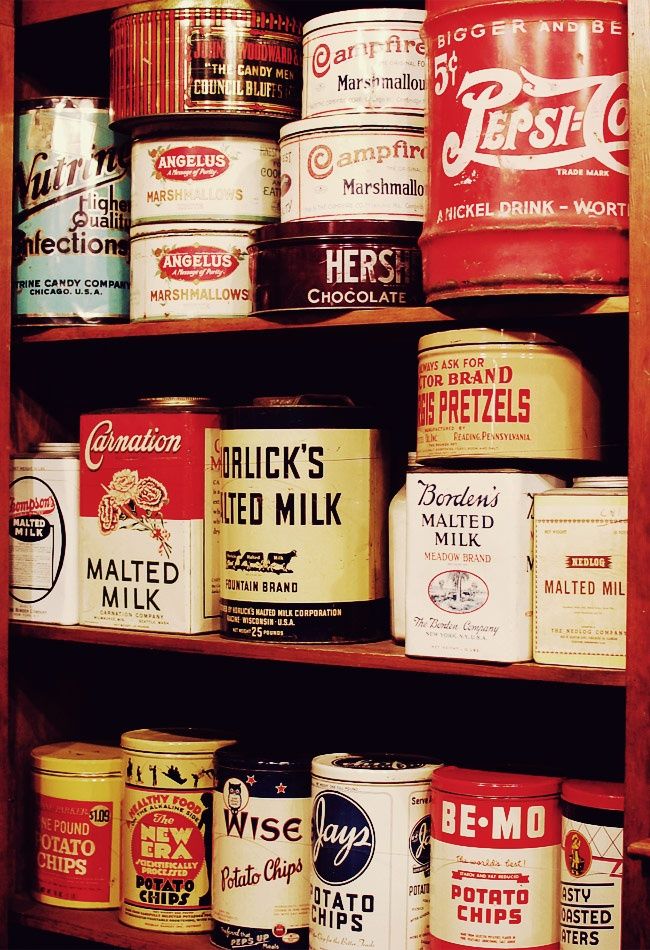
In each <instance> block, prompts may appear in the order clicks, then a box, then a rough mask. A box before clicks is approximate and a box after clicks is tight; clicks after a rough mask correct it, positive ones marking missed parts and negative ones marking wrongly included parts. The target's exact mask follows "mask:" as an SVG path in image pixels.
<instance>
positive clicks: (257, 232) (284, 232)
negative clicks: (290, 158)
mask: <svg viewBox="0 0 650 950" xmlns="http://www.w3.org/2000/svg"><path fill="white" fill-rule="evenodd" d="M421 231H422V222H413V221H365V220H363V219H361V218H359V219H357V220H354V221H285V222H284V223H283V224H265V225H264V226H263V227H261V228H255V229H254V230H253V231H251V238H252V240H253V242H254V243H255V244H261V243H262V242H263V241H289V240H293V239H295V238H336V237H341V238H346V237H347V238H362V239H363V240H365V241H372V240H373V238H386V237H390V238H395V237H401V238H407V239H409V240H412V241H415V240H416V239H417V238H418V237H419V236H420V232H421Z"/></svg>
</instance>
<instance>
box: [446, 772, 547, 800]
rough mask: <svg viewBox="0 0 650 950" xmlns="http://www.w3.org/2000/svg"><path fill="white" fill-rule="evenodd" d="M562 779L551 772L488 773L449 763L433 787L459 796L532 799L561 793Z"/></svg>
mask: <svg viewBox="0 0 650 950" xmlns="http://www.w3.org/2000/svg"><path fill="white" fill-rule="evenodd" d="M561 783H562V779H560V778H555V777H552V776H549V775H521V774H519V773H516V772H512V773H511V772H484V771H483V770H481V769H462V768H459V767H458V766H456V765H446V766H445V767H444V768H442V769H438V771H437V772H436V773H435V774H434V776H433V787H434V788H435V789H436V790H437V791H441V792H455V793H457V794H459V795H482V796H485V797H487V798H492V797H494V798H497V797H498V798H500V797H502V796H503V795H509V796H511V797H512V798H528V797H530V796H536V795H558V794H559V792H560V785H561Z"/></svg>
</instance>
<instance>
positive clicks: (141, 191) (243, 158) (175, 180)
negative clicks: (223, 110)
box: [131, 134, 280, 226]
mask: <svg viewBox="0 0 650 950" xmlns="http://www.w3.org/2000/svg"><path fill="white" fill-rule="evenodd" d="M131 160H132V177H133V208H132V221H133V224H134V225H138V224H158V223H160V224H161V225H163V226H164V225H165V224H166V223H167V222H170V221H187V222H193V223H198V222H200V221H238V222H242V221H252V222H262V223H264V222H270V221H277V220H279V218H280V152H279V149H278V143H277V140H276V139H274V138H257V137H252V136H250V137H249V136H245V135H215V134H211V135H201V136H198V135H196V136H192V137H189V136H186V137H183V138H182V137H180V136H174V137H173V138H170V137H165V138H147V139H136V141H134V143H133V149H132V155H131Z"/></svg>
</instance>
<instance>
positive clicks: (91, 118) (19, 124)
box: [13, 96, 131, 326]
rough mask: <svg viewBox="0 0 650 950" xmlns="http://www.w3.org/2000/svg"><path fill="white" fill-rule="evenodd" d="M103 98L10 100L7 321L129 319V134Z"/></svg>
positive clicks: (32, 322)
mask: <svg viewBox="0 0 650 950" xmlns="http://www.w3.org/2000/svg"><path fill="white" fill-rule="evenodd" d="M107 105H108V104H107V103H106V102H105V101H103V100H101V99H81V98H75V97H72V96H65V97H59V98H54V99H34V100H30V101H26V102H21V103H18V107H17V121H16V136H17V145H16V155H17V160H16V165H15V175H14V219H13V220H14V241H13V255H14V319H15V321H16V322H17V323H20V324H25V325H29V326H37V325H39V324H49V323H85V322H89V323H104V322H110V321H116V320H128V317H129V226H130V214H131V201H130V191H131V186H130V176H129V149H130V144H129V141H128V139H126V138H124V137H123V136H121V135H118V134H116V133H114V132H111V130H110V129H109V127H108V108H107Z"/></svg>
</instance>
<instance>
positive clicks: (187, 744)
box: [121, 727, 234, 755]
mask: <svg viewBox="0 0 650 950" xmlns="http://www.w3.org/2000/svg"><path fill="white" fill-rule="evenodd" d="M233 741H234V740H232V739H222V738H219V737H217V736H215V734H214V733H213V732H210V731H208V730H203V729H185V728H178V729H177V728H173V727H172V728H170V729H131V730H130V731H129V732H124V733H122V739H121V746H122V748H123V749H127V750H128V751H130V752H158V753H166V754H171V755H195V754H196V753H198V754H200V755H214V753H215V752H216V750H217V749H218V748H219V747H220V746H222V745H230V743H232V742H233Z"/></svg>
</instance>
